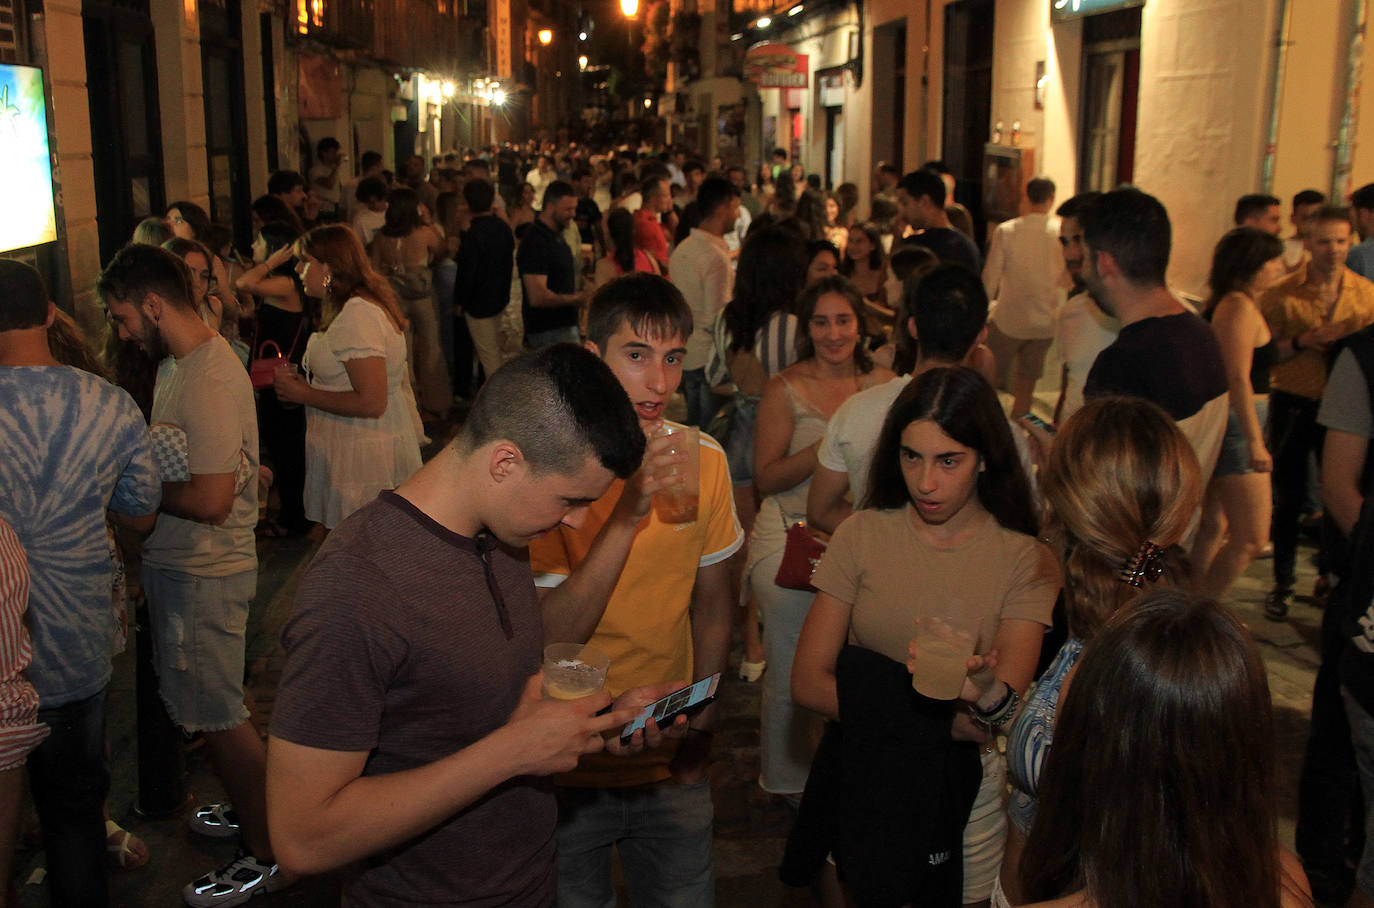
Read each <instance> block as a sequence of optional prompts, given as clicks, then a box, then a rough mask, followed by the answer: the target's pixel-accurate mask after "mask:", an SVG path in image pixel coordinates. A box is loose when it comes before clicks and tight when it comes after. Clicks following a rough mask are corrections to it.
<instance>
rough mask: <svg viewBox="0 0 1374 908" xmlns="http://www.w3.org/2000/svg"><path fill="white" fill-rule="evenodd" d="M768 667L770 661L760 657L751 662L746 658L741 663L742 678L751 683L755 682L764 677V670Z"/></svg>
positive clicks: (740, 675)
mask: <svg viewBox="0 0 1374 908" xmlns="http://www.w3.org/2000/svg"><path fill="white" fill-rule="evenodd" d="M767 667H768V663H767V662H765V661H763V660H762V659H760V660H759V661H757V662H751V661H750V660H748V659H745V660H744V661H743V662H741V663H740V664H739V677H740V680H741V681H748V682H749V683H750V684H753V683H754V682H755V681H757V680H759V679H760V678H762V677H763V670H764V669H765V668H767Z"/></svg>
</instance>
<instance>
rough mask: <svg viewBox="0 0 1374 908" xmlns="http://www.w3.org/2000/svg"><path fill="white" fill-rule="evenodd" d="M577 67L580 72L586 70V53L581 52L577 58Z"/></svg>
mask: <svg viewBox="0 0 1374 908" xmlns="http://www.w3.org/2000/svg"><path fill="white" fill-rule="evenodd" d="M577 68H578V70H580V71H582V72H586V70H587V55H586V54H583V55H582V56H580V57H578V58H577Z"/></svg>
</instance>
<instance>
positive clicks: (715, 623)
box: [530, 273, 744, 908]
mask: <svg viewBox="0 0 1374 908" xmlns="http://www.w3.org/2000/svg"><path fill="white" fill-rule="evenodd" d="M691 333H692V315H691V310H690V309H688V307H687V304H686V302H684V300H683V298H682V294H681V293H680V292H678V290H677V289H676V288H675V287H673V285H672V284H671V283H669V282H668V281H667V280H666V279H664V278H662V277H659V276H658V275H653V274H644V273H636V274H630V275H625V276H624V277H621V278H618V279H617V280H615V281H613V282H611V283H610V284H607V285H606V286H605V287H603V288H602V289H601V290H599V291H598V292H597V294H596V296H595V298H593V300H592V303H591V309H590V311H589V313H588V317H587V335H588V341H587V347H588V348H589V349H590V350H592V352H594V353H596V354H598V355H599V356H601V358H602V359H603V360H604V361H605V362H606V364H607V365H609V366H610V367H611V371H612V372H614V373H615V375H616V377H617V378H619V379H620V383H621V385H622V386H623V387H624V389H625V391H626V393H627V394H629V396H630V401H631V403H633V404H634V407H635V412H636V413H637V415H638V416H639V421H640V425H641V427H642V428H643V429H644V430H645V432H646V433H648V434H650V435H651V436H652V435H653V434H654V433H655V432H656V431H657V429H658V428H659V427H660V426H661V425H662V423H663V411H664V407H665V406H666V405H667V403H668V401H669V400H670V399H671V398H672V395H673V393H674V392H675V391H676V390H677V388H678V384H679V383H680V381H681V379H682V360H683V356H684V355H685V353H686V345H687V338H688V337H690V336H691ZM663 448H664V445H663V439H662V438H654V439H653V440H652V441H651V442H650V448H649V451H648V452H647V453H646V456H645V463H646V464H648V463H650V461H651V459H652V458H654V457H656V456H657V457H659V458H662V457H663V455H662V452H663ZM700 455H701V471H700V485H699V491H700V495H699V504H698V513H697V519H696V521H694V522H691V523H681V524H668V523H663V522H662V521H660V520H659V518H658V516H657V515H656V514H655V513H654V512H653V511H650V512H649V513H648V514H647V515H646V516H645V517H644V518H643V519H641V520H640V521H639V523H638V525H637V526H636V527H634V541H633V543H632V544H631V547H630V551H629V555H628V557H627V558H626V560H625V564H624V567H623V568H622V570H621V572H620V575H619V578H618V580H617V581H616V583H615V586H614V589H613V591H612V593H611V595H610V598H609V600H608V601H607V602H606V605H605V611H604V612H603V613H602V615H601V617H600V620H599V621H598V622H597V624H596V627H595V629H594V630H592V631H591V637H590V639H589V641H588V642H589V643H590V644H591V645H592V646H594V647H596V648H597V649H600V650H602V651H603V652H605V653H607V654H608V655H609V656H610V657H611V667H610V671H609V673H608V674H607V677H606V686H607V688H608V689H609V690H610V691H611V692H612V693H613V694H614V693H616V692H618V691H621V690H625V689H628V688H631V687H638V686H640V685H643V684H645V683H648V682H650V681H657V682H662V681H672V680H677V681H680V682H682V683H683V684H687V683H690V682H691V681H694V680H697V679H700V678H703V677H706V676H708V675H710V674H713V673H715V672H723V671H724V670H725V668H726V660H727V658H728V656H729V650H730V617H731V607H732V604H733V602H732V597H731V594H730V589H731V587H730V577H729V568H728V565H727V562H728V559H729V557H730V556H731V555H733V554H734V553H735V552H736V551H738V550H739V548H740V546H741V545H743V543H744V533H743V531H742V530H741V529H740V525H739V520H738V519H737V518H736V516H735V507H734V498H733V496H732V495H731V491H730V474H729V470H728V468H727V467H726V464H725V452H724V451H723V450H722V449H721V447H720V445H718V444H717V443H716V442H715V440H713V439H712V438H710V437H709V436H704V435H703V436H702V438H701V442H700ZM660 462H662V461H661V460H660ZM654 483H655V481H654V480H648V481H647V482H646V483H645V489H646V490H647V489H649V488H652V486H653V484H654ZM624 487H625V485H624V482H622V481H620V480H617V481H616V482H614V483H613V484H612V485H611V487H610V489H609V490H608V491H607V492H606V494H605V495H603V496H602V497H601V498H599V499H597V501H595V502H594V503H593V504H592V505H591V507H590V508H589V510H588V513H587V516H586V519H585V521H584V522H583V523H582V524H581V526H579V527H577V528H576V529H573V528H570V527H568V526H566V525H565V526H560V527H558V528H557V529H556V530H555V531H553V532H551V533H549V534H547V535H545V536H543V537H541V538H539V539H536V540H535V541H534V542H533V543H532V544H531V545H530V568H531V570H532V571H533V572H534V581H535V585H536V586H537V587H538V588H539V589H540V592H541V594H543V593H544V592H545V591H547V590H550V589H553V588H554V587H558V586H560V585H561V584H563V583H564V582H565V581H569V580H576V579H577V578H578V573H579V568H580V567H581V565H582V564H583V563H584V562H585V561H586V559H587V556H588V553H589V552H590V551H591V550H592V549H593V548H594V547H595V546H596V545H598V543H599V542H601V537H602V536H609V535H610V534H613V533H617V532H622V531H623V528H622V527H621V526H620V525H619V524H617V523H616V522H614V519H613V518H614V515H613V511H614V510H615V506H616V502H617V501H618V500H619V498H620V495H621V492H622V491H623V489H624ZM546 637H547V634H546ZM548 639H552V638H548ZM714 713H715V709H714V707H708V708H707V709H705V710H703V711H702V712H700V713H698V714H696V715H694V716H693V717H692V718H691V721H690V725H689V728H688V732H687V734H686V736H685V737H684V738H682V739H681V740H680V741H676V740H675V741H671V742H669V743H668V744H666V745H665V746H663V747H659V748H656V749H653V750H646V751H644V752H643V753H642V754H640V755H639V756H637V757H632V758H629V759H624V758H621V759H617V760H616V761H614V762H609V761H605V760H599V759H594V758H593V757H591V756H587V757H584V758H583V759H582V761H581V762H580V763H579V764H578V768H577V769H576V770H575V771H574V772H571V773H568V774H566V775H564V776H561V777H559V778H558V782H559V784H560V786H561V788H560V790H559V819H558V904H559V906H560V908H580V906H584V905H585V906H601V905H606V904H609V903H611V902H613V901H614V890H613V888H612V882H611V846H612V845H615V846H617V847H618V848H619V850H620V856H621V862H622V865H623V867H624V869H625V880H626V883H627V885H628V887H629V896H630V901H631V902H632V903H634V904H639V903H641V902H643V901H644V900H645V898H646V897H647V894H648V893H649V891H650V890H652V891H653V893H654V894H655V898H656V899H657V901H659V902H662V903H664V904H674V905H692V906H710V905H713V904H714V903H715V872H714V867H713V862H712V858H711V825H712V820H713V816H714V811H713V808H712V804H711V789H710V784H709V780H708V779H707V775H706V768H707V762H708V757H709V751H710V744H711V729H712V728H713V726H714V723H715V715H714Z"/></svg>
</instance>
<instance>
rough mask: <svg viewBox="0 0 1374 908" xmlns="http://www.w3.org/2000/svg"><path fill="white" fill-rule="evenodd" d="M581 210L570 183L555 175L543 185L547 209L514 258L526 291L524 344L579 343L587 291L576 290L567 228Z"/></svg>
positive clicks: (575, 276) (575, 271) (536, 221)
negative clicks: (552, 180)
mask: <svg viewBox="0 0 1374 908" xmlns="http://www.w3.org/2000/svg"><path fill="white" fill-rule="evenodd" d="M576 212H577V194H576V192H575V191H574V190H573V188H572V186H571V185H569V184H568V183H564V182H563V181H562V180H555V181H554V182H552V183H550V184H549V187H548V189H545V190H544V208H543V209H542V210H541V211H540V212H539V216H538V217H536V218H535V219H534V223H533V224H531V225H530V229H529V232H528V233H526V234H525V236H524V239H522V240H521V241H520V249H519V251H517V252H516V254H515V263H516V265H518V266H519V268H520V281H521V286H522V287H523V289H524V291H525V299H524V304H523V312H524V316H525V343H527V344H529V346H531V347H533V348H534V349H536V350H538V349H539V348H541V347H546V346H548V345H549V344H557V343H573V344H575V343H577V342H578V341H579V340H581V335H580V334H579V332H578V327H577V322H578V311H579V310H580V309H581V308H582V306H583V305H585V304H586V301H587V294H586V293H585V292H582V293H579V292H577V263H576V259H575V258H574V257H573V252H572V250H571V249H569V248H568V244H567V241H565V240H564V239H563V231H564V229H566V228H567V226H568V224H569V223H570V222H571V221H572V219H573V216H574V215H575V214H576Z"/></svg>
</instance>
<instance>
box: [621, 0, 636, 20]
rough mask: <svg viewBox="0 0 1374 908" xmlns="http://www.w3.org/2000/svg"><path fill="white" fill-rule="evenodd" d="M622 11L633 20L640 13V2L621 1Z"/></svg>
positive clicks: (633, 0) (632, 0) (631, 0)
mask: <svg viewBox="0 0 1374 908" xmlns="http://www.w3.org/2000/svg"><path fill="white" fill-rule="evenodd" d="M620 11H621V12H622V13H624V14H625V15H627V16H629V17H630V18H631V19H633V18H634V15H635V13H637V12H639V0H620Z"/></svg>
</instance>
